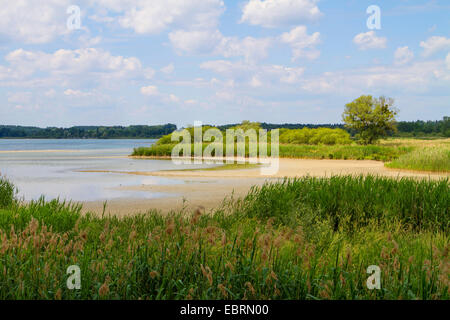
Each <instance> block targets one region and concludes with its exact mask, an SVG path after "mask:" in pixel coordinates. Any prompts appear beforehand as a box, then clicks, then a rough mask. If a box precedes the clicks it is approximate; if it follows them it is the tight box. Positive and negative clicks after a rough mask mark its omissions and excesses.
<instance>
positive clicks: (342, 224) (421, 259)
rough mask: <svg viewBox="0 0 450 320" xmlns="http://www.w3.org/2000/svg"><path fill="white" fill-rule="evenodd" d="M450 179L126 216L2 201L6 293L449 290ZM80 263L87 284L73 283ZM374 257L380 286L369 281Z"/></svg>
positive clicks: (366, 183) (376, 183) (326, 182)
mask: <svg viewBox="0 0 450 320" xmlns="http://www.w3.org/2000/svg"><path fill="white" fill-rule="evenodd" d="M448 187H449V183H448V179H447V180H441V181H414V180H408V179H402V180H389V179H387V178H375V177H368V178H363V177H359V178H352V177H333V178H328V179H327V178H302V179H298V180H286V181H285V182H284V183H274V184H266V185H264V186H263V187H258V188H253V189H252V191H251V192H250V193H249V194H248V196H247V197H246V198H245V199H243V200H232V199H229V200H228V201H227V202H225V203H224V206H223V207H222V208H219V209H217V210H215V211H214V212H213V213H212V214H204V213H202V212H200V211H196V212H195V213H194V214H189V213H187V212H177V213H172V214H169V215H167V216H163V215H160V214H158V213H157V212H149V213H147V214H142V215H136V216H131V217H124V218H117V217H105V216H104V217H98V216H93V215H90V214H87V215H82V214H81V213H80V207H79V206H77V205H74V204H71V203H61V202H58V201H51V202H46V201H44V199H40V200H39V201H35V202H32V203H30V204H28V205H23V204H20V203H18V202H17V201H15V200H14V199H12V200H11V202H9V203H3V204H2V205H0V239H1V240H0V241H1V246H0V298H1V299H107V298H109V299H449V297H450V293H449V259H448V251H449V237H448V236H449V228H448V227H449V224H448V223H449V222H448V213H449V212H448V208H449V206H448V204H449V192H448V191H449V190H448ZM4 189H5V188H3V187H0V194H2V193H3V192H4ZM6 189H8V188H6ZM6 191H7V190H6ZM73 264H77V265H78V266H80V268H81V282H82V284H81V290H68V289H67V287H66V280H67V277H68V276H67V274H66V269H67V267H68V266H70V265H73ZM369 265H378V266H379V267H380V268H381V270H382V275H381V279H382V289H381V290H368V289H367V287H366V279H367V277H368V274H367V273H366V268H367V267H368V266H369Z"/></svg>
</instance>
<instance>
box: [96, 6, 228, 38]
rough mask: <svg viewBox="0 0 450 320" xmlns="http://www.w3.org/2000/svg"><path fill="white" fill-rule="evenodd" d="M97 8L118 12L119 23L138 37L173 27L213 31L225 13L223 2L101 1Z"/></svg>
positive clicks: (98, 18)
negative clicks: (210, 29)
mask: <svg viewBox="0 0 450 320" xmlns="http://www.w3.org/2000/svg"><path fill="white" fill-rule="evenodd" d="M96 5H97V6H98V7H100V8H106V9H108V10H111V11H114V12H116V14H117V15H118V18H117V21H118V23H119V24H120V25H121V26H122V27H124V28H130V29H133V30H134V31H135V32H136V33H138V34H157V33H160V32H162V31H164V30H165V29H167V28H169V27H170V26H177V27H183V28H189V29H208V28H214V27H216V26H217V24H218V19H219V17H220V15H221V14H222V13H223V11H224V10H225V5H224V3H223V1H222V0H170V1H161V0H100V1H97V2H96ZM95 18H96V20H102V19H103V18H102V17H98V16H95Z"/></svg>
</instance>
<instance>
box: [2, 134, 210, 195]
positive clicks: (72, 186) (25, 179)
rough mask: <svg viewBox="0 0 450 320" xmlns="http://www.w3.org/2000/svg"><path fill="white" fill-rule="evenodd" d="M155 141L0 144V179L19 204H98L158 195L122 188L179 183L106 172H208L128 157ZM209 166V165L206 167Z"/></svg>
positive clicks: (11, 141) (18, 141)
mask: <svg viewBox="0 0 450 320" xmlns="http://www.w3.org/2000/svg"><path fill="white" fill-rule="evenodd" d="M155 142H156V140H153V139H148V140H134V139H110V140H109V139H108V140H94V139H67V140H61V139H4V140H3V139H0V174H1V175H2V176H4V177H6V178H8V179H9V180H10V181H11V182H13V183H14V184H15V186H16V187H18V189H19V196H20V197H21V198H23V199H24V200H27V201H28V200H33V199H34V200H35V199H38V198H39V197H41V196H42V195H43V196H45V198H46V199H55V198H60V199H67V200H74V201H98V200H111V199H120V198H127V199H130V198H140V199H142V198H146V199H151V198H156V197H164V196H165V194H163V193H156V192H148V191H147V192H143V191H128V190H118V188H119V187H122V186H132V185H155V184H156V185H157V184H179V183H185V182H184V181H183V180H182V179H169V178H163V177H151V176H138V175H131V174H124V173H111V172H107V173H104V172H81V171H104V170H108V171H122V172H131V171H160V170H173V169H187V168H194V167H195V168H200V167H208V165H201V166H199V165H195V166H194V165H175V164H173V163H172V161H169V160H139V159H131V158H128V155H130V154H131V153H132V151H133V148H136V147H143V146H151V145H152V144H153V143H155ZM209 166H211V165H209Z"/></svg>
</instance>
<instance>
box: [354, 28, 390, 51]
mask: <svg viewBox="0 0 450 320" xmlns="http://www.w3.org/2000/svg"><path fill="white" fill-rule="evenodd" d="M386 42H387V39H386V38H384V37H377V36H376V34H375V31H368V32H366V33H360V34H357V35H356V36H355V37H354V38H353V43H355V44H356V45H357V46H358V48H359V49H360V50H367V49H383V48H386Z"/></svg>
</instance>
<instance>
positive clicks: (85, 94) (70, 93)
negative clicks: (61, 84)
mask: <svg viewBox="0 0 450 320" xmlns="http://www.w3.org/2000/svg"><path fill="white" fill-rule="evenodd" d="M64 95H66V96H69V97H77V98H85V97H90V96H92V95H93V94H92V93H91V92H84V91H81V90H74V89H67V90H64Z"/></svg>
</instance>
